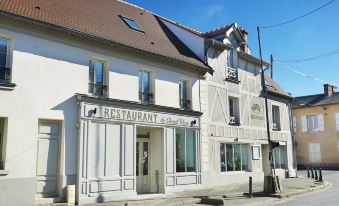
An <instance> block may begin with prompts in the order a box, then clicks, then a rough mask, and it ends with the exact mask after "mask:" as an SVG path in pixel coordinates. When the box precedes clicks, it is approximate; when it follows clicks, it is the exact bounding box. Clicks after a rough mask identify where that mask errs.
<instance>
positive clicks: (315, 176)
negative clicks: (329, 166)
mask: <svg viewBox="0 0 339 206" xmlns="http://www.w3.org/2000/svg"><path fill="white" fill-rule="evenodd" d="M314 179H315V180H316V181H318V172H317V167H315V168H314Z"/></svg>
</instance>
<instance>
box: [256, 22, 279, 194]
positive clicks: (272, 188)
mask: <svg viewBox="0 0 339 206" xmlns="http://www.w3.org/2000/svg"><path fill="white" fill-rule="evenodd" d="M257 32H258V43H259V53H260V69H261V85H262V88H263V92H264V99H265V110H266V130H267V140H268V147H269V154H268V159H269V167H270V174H269V176H265V178H264V191H265V192H268V193H276V192H277V182H276V177H275V168H274V167H275V165H274V159H273V152H272V150H273V147H272V144H271V133H270V122H269V114H268V100H267V87H266V84H265V71H264V66H263V58H262V50H261V39H260V28H259V27H257Z"/></svg>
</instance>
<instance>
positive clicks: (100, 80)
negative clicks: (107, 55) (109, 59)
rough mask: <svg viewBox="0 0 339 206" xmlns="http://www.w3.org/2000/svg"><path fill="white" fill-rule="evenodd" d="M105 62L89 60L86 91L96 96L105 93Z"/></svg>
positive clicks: (104, 94)
mask: <svg viewBox="0 0 339 206" xmlns="http://www.w3.org/2000/svg"><path fill="white" fill-rule="evenodd" d="M105 77H106V75H105V63H104V62H102V61H97V60H90V61H89V89H88V92H89V93H91V94H94V95H98V96H106V95H107V86H106V85H105V84H106V80H105Z"/></svg>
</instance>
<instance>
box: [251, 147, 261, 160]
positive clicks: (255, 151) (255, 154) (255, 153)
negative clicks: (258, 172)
mask: <svg viewBox="0 0 339 206" xmlns="http://www.w3.org/2000/svg"><path fill="white" fill-rule="evenodd" d="M260 159H261V146H260V145H252V160H260Z"/></svg>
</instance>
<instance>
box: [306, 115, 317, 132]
mask: <svg viewBox="0 0 339 206" xmlns="http://www.w3.org/2000/svg"><path fill="white" fill-rule="evenodd" d="M307 131H308V132H317V131H319V124H318V116H317V115H310V116H307Z"/></svg>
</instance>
